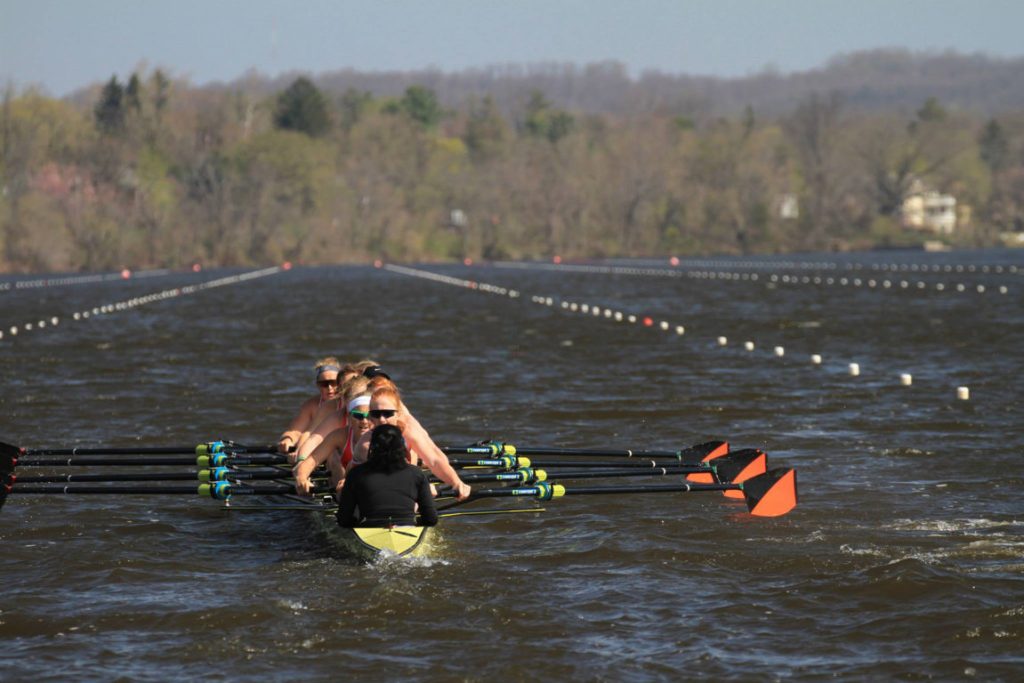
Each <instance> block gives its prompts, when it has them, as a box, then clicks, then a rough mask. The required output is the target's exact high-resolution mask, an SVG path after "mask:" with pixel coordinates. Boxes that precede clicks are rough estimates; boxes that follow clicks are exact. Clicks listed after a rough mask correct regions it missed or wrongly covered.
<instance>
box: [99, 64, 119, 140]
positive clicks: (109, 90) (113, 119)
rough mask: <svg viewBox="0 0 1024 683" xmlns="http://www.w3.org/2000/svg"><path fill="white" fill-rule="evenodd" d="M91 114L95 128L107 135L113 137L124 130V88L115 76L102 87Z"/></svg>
mask: <svg viewBox="0 0 1024 683" xmlns="http://www.w3.org/2000/svg"><path fill="white" fill-rule="evenodd" d="M93 114H94V115H95V117H96V126H97V127H98V128H99V129H100V131H102V132H103V133H106V134H107V135H115V134H117V133H119V132H121V131H122V130H123V129H124V86H122V85H121V84H120V83H119V82H118V80H117V76H111V77H110V80H109V81H108V82H107V84H106V85H105V86H103V91H102V92H101V93H100V101H99V102H97V103H96V108H95V109H94V110H93Z"/></svg>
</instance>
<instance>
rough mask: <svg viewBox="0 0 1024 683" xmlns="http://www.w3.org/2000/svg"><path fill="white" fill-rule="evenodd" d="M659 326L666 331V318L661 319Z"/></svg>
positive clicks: (667, 326) (667, 325)
mask: <svg viewBox="0 0 1024 683" xmlns="http://www.w3.org/2000/svg"><path fill="white" fill-rule="evenodd" d="M660 327H661V329H663V330H665V331H666V332H667V331H668V328H669V324H668V321H667V320H662V321H661V325H660Z"/></svg>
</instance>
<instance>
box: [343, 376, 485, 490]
mask: <svg viewBox="0 0 1024 683" xmlns="http://www.w3.org/2000/svg"><path fill="white" fill-rule="evenodd" d="M381 382H386V383H387V384H385V385H384V386H379V387H378V388H377V389H375V390H374V391H373V394H372V395H371V396H370V406H369V407H370V410H369V415H370V421H371V423H372V424H373V425H374V426H380V425H385V424H389V425H393V426H396V427H398V428H399V429H400V430H401V431H402V436H403V437H404V438H405V441H406V444H407V449H406V450H407V457H408V459H409V461H410V463H413V464H415V463H417V462H418V461H422V462H423V465H425V466H426V467H427V468H428V469H429V470H430V471H431V472H432V473H433V474H434V476H436V477H437V478H438V479H440V480H441V481H443V482H444V483H446V484H448V485H449V486H451V487H452V488H453V489H455V492H456V494H457V496H458V498H459V500H465V499H466V498H468V497H469V494H470V493H471V492H472V491H471V489H470V487H469V485H468V484H466V483H464V482H463V481H462V479H460V478H459V474H458V473H457V472H456V471H455V469H454V468H453V467H452V466H451V464H450V463H449V462H448V456H446V455H445V454H444V453H443V452H442V451H441V449H440V448H438V447H437V444H435V443H434V440H433V439H431V438H430V434H428V433H427V430H426V429H424V428H423V426H422V425H421V424H420V423H419V421H417V420H416V418H415V417H413V416H412V414H411V413H410V412H409V411H408V410H406V409H405V405H404V404H403V403H402V399H401V396H400V395H399V393H398V388H397V387H396V386H395V385H394V383H393V382H391V381H390V380H385V379H383V378H380V377H378V378H375V379H373V380H371V381H370V385H371V386H374V385H375V384H379V383H381ZM369 446H370V435H369V434H363V436H362V438H360V440H359V442H358V443H357V444H356V446H355V448H354V449H353V456H352V462H353V463H356V464H359V463H362V462H365V461H366V459H367V457H368V452H369Z"/></svg>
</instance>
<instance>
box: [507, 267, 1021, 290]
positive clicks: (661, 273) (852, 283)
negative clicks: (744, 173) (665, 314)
mask: <svg viewBox="0 0 1024 683" xmlns="http://www.w3.org/2000/svg"><path fill="white" fill-rule="evenodd" d="M495 265H496V266H497V267H499V268H513V269H520V270H552V271H562V272H566V271H568V272H577V273H595V274H603V275H638V276H651V277H668V278H682V277H687V278H690V279H696V280H726V281H733V282H764V283H765V286H766V287H768V288H769V289H771V288H773V287H775V286H777V285H778V284H780V283H782V284H793V285H797V284H802V285H816V286H835V287H863V288H866V289H877V290H880V291H881V290H888V291H894V292H895V291H902V292H922V291H935V292H955V293H965V292H975V293H977V294H986V293H987V294H999V295H1004V294H1009V292H1010V289H1009V287H1007V286H1006V285H999V286H998V287H996V286H991V287H989V286H986V285H983V284H965V283H963V282H958V283H951V284H947V283H945V282H937V283H930V282H925V281H924V280H916V281H914V282H911V281H909V280H903V279H901V280H890V279H888V278H886V279H876V278H864V277H847V276H845V275H844V276H838V275H829V276H821V275H813V276H812V275H791V274H788V273H783V274H779V273H767V274H758V273H744V272H736V271H723V270H673V269H669V268H639V267H631V266H597V265H576V264H561V265H556V264H549V263H521V264H513V263H510V262H499V263H496V264H495Z"/></svg>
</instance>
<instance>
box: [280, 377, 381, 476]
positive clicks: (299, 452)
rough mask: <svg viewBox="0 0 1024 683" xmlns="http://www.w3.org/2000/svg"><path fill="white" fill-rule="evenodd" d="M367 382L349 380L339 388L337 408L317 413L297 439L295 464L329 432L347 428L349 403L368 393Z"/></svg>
mask: <svg viewBox="0 0 1024 683" xmlns="http://www.w3.org/2000/svg"><path fill="white" fill-rule="evenodd" d="M368 381H369V380H367V379H366V378H365V377H360V376H357V377H353V378H351V379H349V380H348V381H346V382H345V384H344V385H343V386H342V388H341V392H340V395H339V400H338V405H337V407H335V408H329V409H327V410H321V411H318V412H317V414H316V415H315V416H314V420H315V421H314V422H313V423H312V425H311V426H310V428H309V429H308V430H307V431H306V432H304V433H303V434H302V436H301V437H299V444H298V447H297V448H296V449H295V454H296V457H295V460H296V462H301V461H303V460H305V459H306V458H308V457H309V456H310V455H312V453H313V451H314V450H316V448H317V446H319V445H320V444H321V443H323V441H324V439H326V438H327V436H328V435H329V434H330V433H331V432H333V431H335V430H337V429H345V428H346V427H347V426H348V417H349V415H348V414H349V411H350V410H351V409H350V408H349V407H348V404H349V401H351V400H352V399H353V398H355V397H356V396H358V395H359V394H364V393H365V394H369V393H370V392H369V390H368V389H367V383H368ZM364 408H365V406H364Z"/></svg>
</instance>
